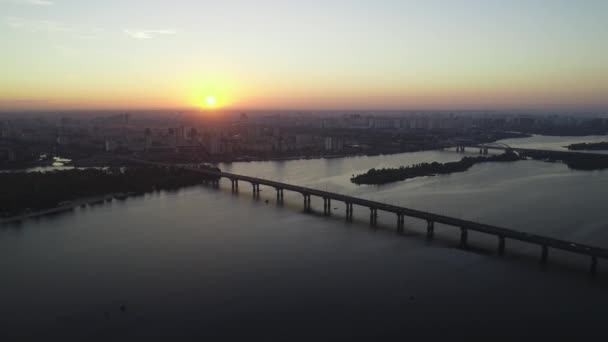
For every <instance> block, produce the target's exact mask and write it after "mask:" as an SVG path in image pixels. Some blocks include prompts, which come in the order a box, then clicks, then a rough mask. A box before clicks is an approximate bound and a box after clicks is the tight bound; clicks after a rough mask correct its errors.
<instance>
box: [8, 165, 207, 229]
mask: <svg viewBox="0 0 608 342" xmlns="http://www.w3.org/2000/svg"><path fill="white" fill-rule="evenodd" d="M212 178H214V177H212V176H208V175H204V174H201V173H198V172H194V171H191V170H186V169H181V168H163V167H150V166H146V167H141V166H139V167H128V168H107V169H84V170H81V169H72V170H63V171H52V172H28V173H24V172H20V173H3V174H0V187H1V188H2V192H0V218H2V219H9V218H11V219H14V218H15V217H21V216H23V217H28V215H35V214H32V213H40V212H42V213H53V212H58V211H63V210H69V208H71V207H73V206H74V203H76V205H81V204H83V203H86V204H88V203H95V201H98V202H99V201H103V200H104V199H112V198H113V197H118V198H126V196H127V195H129V194H142V193H146V192H151V191H155V190H171V189H178V188H181V187H185V186H190V185H195V184H200V183H203V182H205V181H208V180H212ZM83 199H84V200H83ZM83 201H84V202H83Z"/></svg>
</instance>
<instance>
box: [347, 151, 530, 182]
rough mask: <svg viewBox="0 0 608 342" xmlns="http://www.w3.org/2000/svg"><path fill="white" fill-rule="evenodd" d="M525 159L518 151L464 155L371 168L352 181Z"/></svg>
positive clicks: (394, 178)
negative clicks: (444, 160) (443, 160)
mask: <svg viewBox="0 0 608 342" xmlns="http://www.w3.org/2000/svg"><path fill="white" fill-rule="evenodd" d="M521 159H523V158H522V157H521V156H519V155H518V154H517V153H514V152H512V151H507V152H505V153H503V154H499V155H494V156H489V157H464V158H462V159H461V160H460V161H457V162H449V163H438V162H433V163H420V164H414V165H412V166H407V167H405V166H401V167H399V168H388V169H387V168H383V169H378V170H377V169H370V170H369V171H367V172H366V173H363V174H360V175H356V176H353V177H352V178H351V179H350V181H351V182H353V183H355V184H357V185H360V184H386V183H392V182H397V181H402V180H406V179H409V178H415V177H423V176H434V175H438V174H449V173H454V172H464V171H467V170H468V169H470V168H471V167H472V166H473V165H475V164H479V163H488V162H513V161H517V160H521Z"/></svg>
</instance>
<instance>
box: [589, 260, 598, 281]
mask: <svg viewBox="0 0 608 342" xmlns="http://www.w3.org/2000/svg"><path fill="white" fill-rule="evenodd" d="M589 271H590V272H591V275H592V276H594V275H596V274H597V257H596V256H595V255H593V256H591V268H590V270H589Z"/></svg>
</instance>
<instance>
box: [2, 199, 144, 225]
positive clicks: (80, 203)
mask: <svg viewBox="0 0 608 342" xmlns="http://www.w3.org/2000/svg"><path fill="white" fill-rule="evenodd" d="M135 195H136V194H125V193H120V192H119V193H110V194H107V195H100V196H95V197H85V198H80V199H75V200H73V201H70V203H66V204H64V205H61V206H56V207H53V208H49V209H43V210H37V211H32V212H29V213H27V214H20V215H17V216H10V217H5V218H0V225H3V224H7V223H16V222H21V221H24V220H27V219H30V218H35V217H41V216H47V215H52V214H58V213H61V212H67V211H73V210H74V209H76V208H78V207H84V206H93V205H95V204H103V203H106V202H112V201H114V200H120V201H122V200H125V199H127V197H133V196H135Z"/></svg>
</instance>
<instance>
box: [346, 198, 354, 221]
mask: <svg viewBox="0 0 608 342" xmlns="http://www.w3.org/2000/svg"><path fill="white" fill-rule="evenodd" d="M345 204H346V221H349V222H350V221H352V220H353V204H352V203H348V202H346V203H345Z"/></svg>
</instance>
